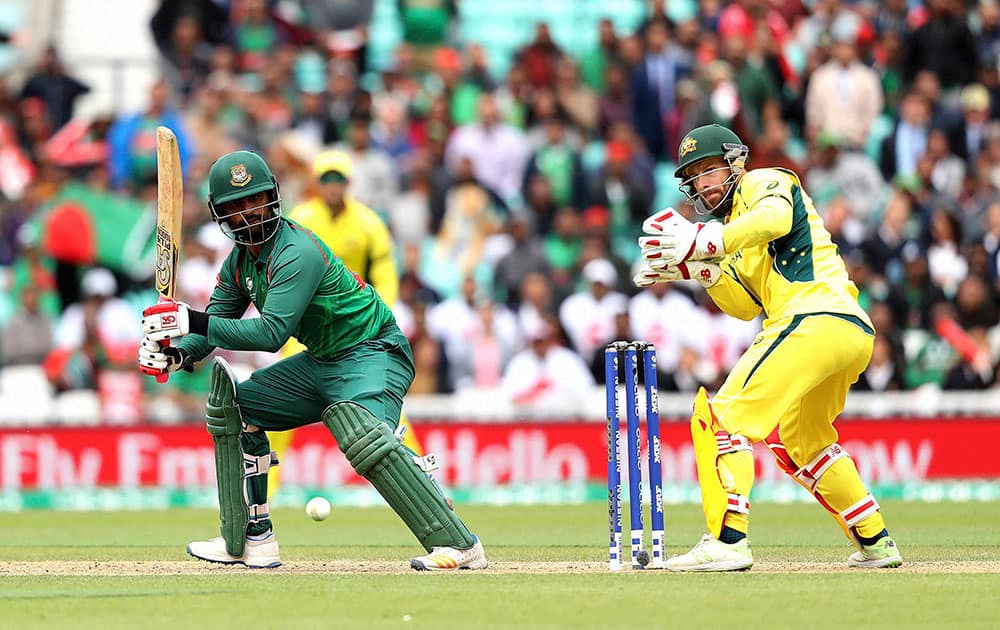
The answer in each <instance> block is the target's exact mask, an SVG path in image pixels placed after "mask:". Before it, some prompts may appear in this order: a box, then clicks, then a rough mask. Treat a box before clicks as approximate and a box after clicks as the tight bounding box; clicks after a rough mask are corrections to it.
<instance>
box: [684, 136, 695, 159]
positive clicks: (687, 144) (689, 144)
mask: <svg viewBox="0 0 1000 630" xmlns="http://www.w3.org/2000/svg"><path fill="white" fill-rule="evenodd" d="M697 149H698V140H697V139H696V138H692V137H691V136H688V137H687V138H684V141H683V142H681V150H680V154H681V155H680V156H681V157H684V156H685V155H687V154H688V153H690V152H692V151H696V150H697Z"/></svg>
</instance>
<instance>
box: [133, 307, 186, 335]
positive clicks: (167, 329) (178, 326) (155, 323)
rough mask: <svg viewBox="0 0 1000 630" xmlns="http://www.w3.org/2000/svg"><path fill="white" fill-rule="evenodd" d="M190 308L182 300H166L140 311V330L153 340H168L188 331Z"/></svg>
mask: <svg viewBox="0 0 1000 630" xmlns="http://www.w3.org/2000/svg"><path fill="white" fill-rule="evenodd" d="M190 311H191V308H190V307H189V306H188V305H187V304H185V303H184V302H174V301H173V300H167V301H166V302H160V303H158V304H154V305H153V306H149V307H147V308H146V309H145V310H144V311H143V312H142V332H144V333H145V334H146V336H147V337H149V338H150V339H152V340H153V341H169V340H170V339H175V338H177V337H183V336H184V335H186V334H188V333H189V332H190V324H189V322H190Z"/></svg>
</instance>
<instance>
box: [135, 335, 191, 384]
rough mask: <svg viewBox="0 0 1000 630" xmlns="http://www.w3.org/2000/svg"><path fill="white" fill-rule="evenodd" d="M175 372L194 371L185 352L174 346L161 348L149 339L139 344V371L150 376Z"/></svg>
mask: <svg viewBox="0 0 1000 630" xmlns="http://www.w3.org/2000/svg"><path fill="white" fill-rule="evenodd" d="M177 370H184V371H186V372H193V371H194V361H193V360H192V358H191V355H189V354H188V353H187V352H185V351H183V350H181V349H180V348H177V347H174V346H161V345H160V344H159V342H156V341H153V340H152V339H150V338H149V337H143V338H142V343H141V344H139V371H140V372H142V373H143V374H148V375H150V376H160V375H161V374H169V373H170V372H176V371H177Z"/></svg>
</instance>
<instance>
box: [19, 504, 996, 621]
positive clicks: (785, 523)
mask: <svg viewBox="0 0 1000 630" xmlns="http://www.w3.org/2000/svg"><path fill="white" fill-rule="evenodd" d="M883 507H884V512H885V513H886V516H887V518H888V520H889V525H890V528H891V531H892V533H893V535H894V537H895V538H896V540H897V542H898V543H899V544H900V547H901V549H902V552H903V555H904V558H905V559H906V560H907V564H906V566H904V567H903V568H902V569H898V570H883V571H858V570H849V569H847V568H846V566H845V565H844V564H843V561H844V560H845V559H846V557H847V556H848V555H849V553H850V552H851V548H850V547H849V546H848V545H847V544H846V542H845V541H844V540H843V538H842V536H841V534H840V530H839V528H838V527H837V526H836V525H835V524H834V522H833V520H832V519H831V518H830V517H829V516H828V515H827V514H826V513H825V512H824V511H823V510H822V509H821V508H820V507H819V506H817V505H809V504H794V505H768V504H758V505H757V506H756V507H755V510H754V515H753V527H752V531H751V539H752V540H753V544H754V552H755V557H756V560H757V566H755V568H754V570H752V571H750V572H747V573H736V574H717V575H676V574H669V573H666V572H662V571H644V572H640V571H635V572H633V571H624V572H622V573H621V574H611V573H610V572H608V571H606V565H605V564H603V563H604V562H606V557H607V533H606V531H607V526H606V522H607V513H606V509H605V508H606V506H604V505H601V504H597V503H594V504H587V505H579V506H559V507H545V506H540V507H471V506H466V507H460V512H461V513H462V514H463V515H464V516H465V518H466V519H467V521H468V522H469V523H470V525H472V526H473V528H474V529H475V531H476V532H478V533H479V535H480V536H481V538H482V540H483V541H484V543H485V545H486V550H487V554H488V556H489V558H490V560H491V561H494V568H491V569H490V570H487V571H483V572H461V573H459V574H425V573H416V572H413V571H409V570H408V565H409V558H410V557H411V556H412V555H414V554H415V553H416V552H417V551H418V547H417V545H416V544H415V542H414V541H413V539H412V537H411V536H410V534H409V533H408V532H407V531H406V530H405V529H404V528H403V527H402V525H401V524H400V523H398V522H397V520H396V519H395V517H394V516H393V515H392V514H391V513H390V512H389V511H387V510H383V509H346V508H342V509H338V508H335V509H334V513H333V515H332V516H331V517H330V518H329V519H328V520H326V521H324V522H322V523H315V522H312V521H310V520H309V519H308V517H306V515H305V513H304V511H300V510H278V511H277V512H276V525H277V527H276V531H277V533H278V538H279V540H280V542H281V545H282V559H283V560H284V561H285V566H284V567H282V568H280V569H276V570H273V571H266V570H257V571H250V570H247V569H241V568H235V567H224V566H219V565H210V564H207V563H202V562H198V561H195V560H193V559H190V558H189V557H188V556H187V555H186V554H185V552H184V545H185V544H186V543H187V541H189V540H192V539H201V538H209V537H211V536H212V535H214V533H215V530H216V523H217V515H215V514H214V513H213V512H208V511H203V510H175V511H168V512H88V513H72V512H25V513H0V627H3V628H18V629H19V628H34V627H59V628H142V629H143V630H147V629H152V628H171V629H176V628H188V627H194V628H203V627H229V628H233V627H236V628H239V627H242V628H254V629H257V628H294V627H316V628H321V627H328V628H352V627H353V628H369V627H402V628H416V627H424V628H444V627H452V626H465V627H483V628H485V627H493V628H507V627H512V626H519V627H535V628H540V627H556V626H565V627H577V628H579V627H600V628H609V627H667V626H669V627H713V628H727V627H731V628H745V627H772V628H774V627H777V628H784V627H793V626H800V627H865V628H870V627H935V628H940V627H950V628H971V627H984V628H985V627H996V624H997V610H998V608H997V601H998V600H997V597H998V595H997V593H998V592H1000V547H998V546H997V529H998V528H997V523H998V521H1000V503H961V504H957V503H938V504H923V503H897V502H891V503H890V502H887V503H886V504H885V505H884V506H883ZM667 522H668V531H667V542H668V545H669V547H668V553H676V552H679V551H683V550H686V549H687V548H688V547H690V546H691V545H692V544H694V543H695V542H696V541H697V540H698V537H699V536H700V534H701V532H702V531H703V530H704V523H703V520H702V516H701V512H700V509H699V508H698V507H697V506H690V505H686V506H668V508H667ZM355 561H357V562H358V564H355ZM990 602H992V603H990Z"/></svg>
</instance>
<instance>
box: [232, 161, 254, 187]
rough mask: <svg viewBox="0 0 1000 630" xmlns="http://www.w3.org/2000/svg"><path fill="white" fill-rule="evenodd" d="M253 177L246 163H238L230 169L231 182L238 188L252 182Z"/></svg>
mask: <svg viewBox="0 0 1000 630" xmlns="http://www.w3.org/2000/svg"><path fill="white" fill-rule="evenodd" d="M251 179H253V175H251V174H250V173H248V172H247V167H246V165H244V164H237V165H236V166H234V167H233V168H231V169H229V183H230V184H232V185H233V186H236V187H237V188H243V187H244V186H246V185H247V184H249V183H250V180H251Z"/></svg>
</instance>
